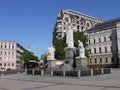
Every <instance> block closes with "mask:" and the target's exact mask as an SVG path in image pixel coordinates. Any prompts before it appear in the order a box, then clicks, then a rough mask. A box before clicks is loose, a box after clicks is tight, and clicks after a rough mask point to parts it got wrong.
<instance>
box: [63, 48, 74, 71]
mask: <svg viewBox="0 0 120 90" xmlns="http://www.w3.org/2000/svg"><path fill="white" fill-rule="evenodd" d="M74 53H76V48H75V47H73V48H69V47H66V48H65V60H64V65H63V68H62V69H63V70H68V71H70V70H72V69H73V67H72V65H73V59H74V58H73V57H74Z"/></svg>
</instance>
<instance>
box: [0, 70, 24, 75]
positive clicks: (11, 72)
mask: <svg viewBox="0 0 120 90" xmlns="http://www.w3.org/2000/svg"><path fill="white" fill-rule="evenodd" d="M24 72H25V70H24V69H19V70H18V69H17V70H10V71H1V72H0V75H9V74H19V73H24Z"/></svg>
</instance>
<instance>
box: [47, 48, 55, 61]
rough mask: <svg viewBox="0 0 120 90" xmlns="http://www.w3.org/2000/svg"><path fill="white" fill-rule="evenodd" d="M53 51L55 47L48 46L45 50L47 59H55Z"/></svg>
mask: <svg viewBox="0 0 120 90" xmlns="http://www.w3.org/2000/svg"><path fill="white" fill-rule="evenodd" d="M54 52H55V48H54V47H49V48H48V50H47V53H46V55H47V60H55V58H54V57H55V55H54Z"/></svg>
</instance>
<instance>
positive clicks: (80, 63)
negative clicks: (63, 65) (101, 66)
mask: <svg viewBox="0 0 120 90" xmlns="http://www.w3.org/2000/svg"><path fill="white" fill-rule="evenodd" d="M76 64H77V68H76V69H77V70H87V69H88V67H87V58H86V57H85V58H81V57H76Z"/></svg>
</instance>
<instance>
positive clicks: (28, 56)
mask: <svg viewBox="0 0 120 90" xmlns="http://www.w3.org/2000/svg"><path fill="white" fill-rule="evenodd" d="M21 60H22V61H23V62H24V64H25V65H27V67H29V65H32V66H35V64H36V62H38V61H39V59H38V57H37V56H35V55H33V54H32V53H31V52H29V51H28V50H26V51H25V52H24V53H23V54H22V57H21ZM30 60H34V61H35V62H32V63H31V62H30Z"/></svg>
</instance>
